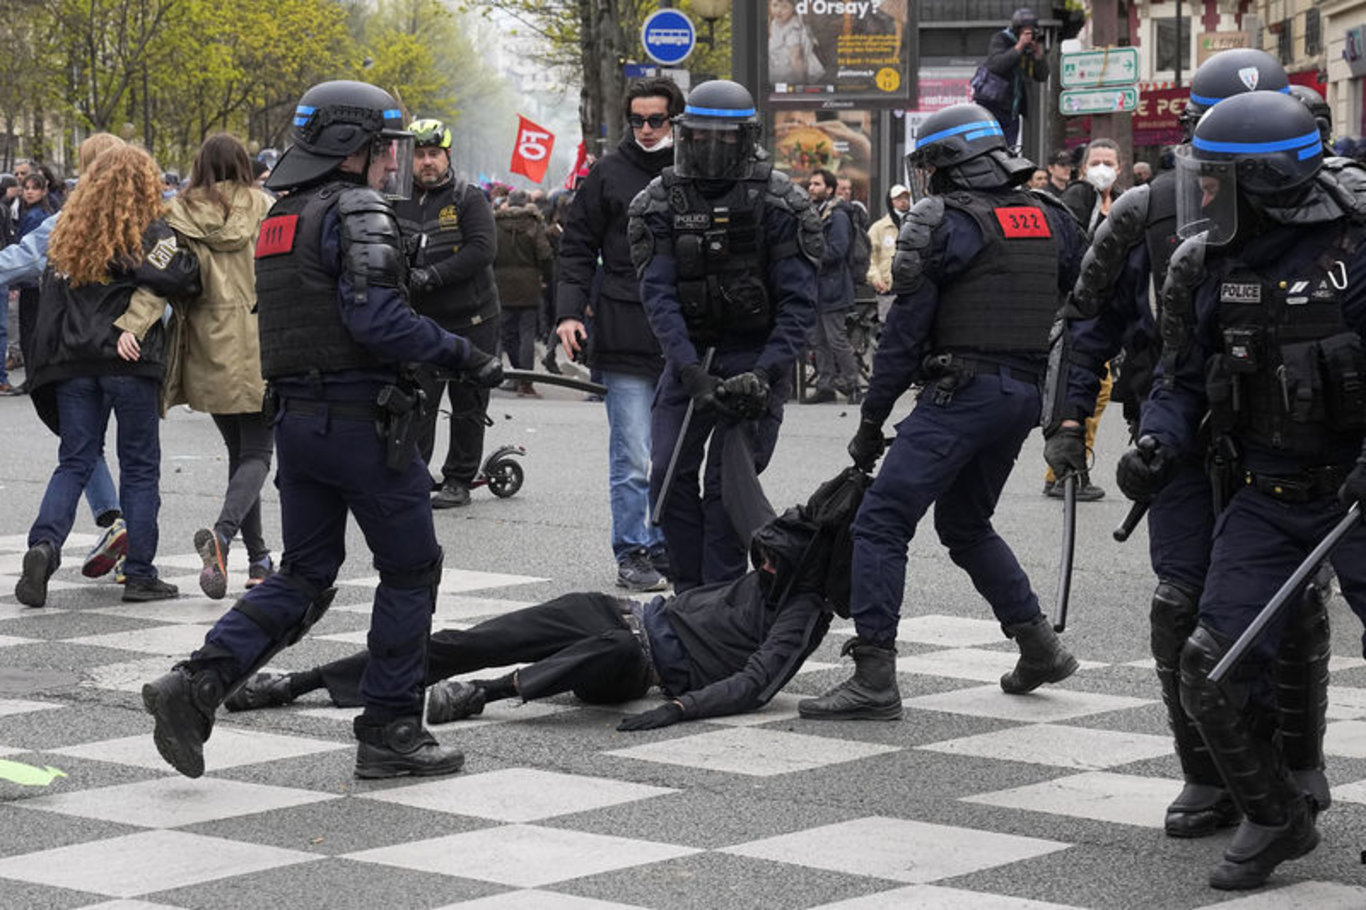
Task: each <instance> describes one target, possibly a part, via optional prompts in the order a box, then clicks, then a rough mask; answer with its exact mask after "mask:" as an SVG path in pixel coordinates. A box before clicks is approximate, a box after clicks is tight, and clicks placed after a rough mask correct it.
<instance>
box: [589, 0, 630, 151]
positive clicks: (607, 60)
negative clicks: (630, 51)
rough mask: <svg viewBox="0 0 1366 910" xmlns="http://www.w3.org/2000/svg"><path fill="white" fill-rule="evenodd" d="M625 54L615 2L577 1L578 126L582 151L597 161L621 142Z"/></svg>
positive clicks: (619, 15) (624, 43)
mask: <svg viewBox="0 0 1366 910" xmlns="http://www.w3.org/2000/svg"><path fill="white" fill-rule="evenodd" d="M626 50H627V49H626V35H625V33H624V32H623V31H622V28H621V9H620V4H619V3H618V2H617V0H579V53H580V59H581V60H582V62H583V89H582V91H581V92H580V96H579V126H580V128H581V129H582V130H583V137H584V146H585V148H586V149H587V151H588V152H589V153H590V154H593V155H596V156H598V157H602V155H603V154H605V153H606V152H608V151H611V150H612V149H614V148H616V145H617V143H618V142H619V141H620V140H621V130H622V123H621V117H620V116H619V112H620V110H621V108H620V104H621V99H622V97H623V96H624V95H625V93H626V79H625V77H624V75H623V74H622V68H621V67H622V62H623V61H624V60H625V59H626Z"/></svg>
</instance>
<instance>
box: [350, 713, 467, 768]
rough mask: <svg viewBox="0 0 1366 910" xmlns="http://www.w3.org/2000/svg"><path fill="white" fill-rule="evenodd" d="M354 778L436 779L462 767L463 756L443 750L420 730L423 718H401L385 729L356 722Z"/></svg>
mask: <svg viewBox="0 0 1366 910" xmlns="http://www.w3.org/2000/svg"><path fill="white" fill-rule="evenodd" d="M355 731H356V739H358V740H360V745H359V746H357V747H356V776H357V777H360V778H364V779H366V780H380V779H384V778H390V777H407V776H410V775H411V776H412V777H435V776H437V775H439V774H454V773H455V772H457V771H459V770H460V769H461V768H463V767H465V755H464V753H463V752H461V751H460V750H458V749H453V748H451V747H449V746H443V745H441V744H440V743H439V742H437V741H436V737H434V736H432V734H430V733H428V732H427V731H426V730H424V729H422V718H420V717H400V718H398V719H396V720H392V721H390V722H389V723H388V724H386V725H384V726H378V725H374V724H373V723H367V722H365V715H363V714H362V715H361V716H360V717H358V718H356V722H355Z"/></svg>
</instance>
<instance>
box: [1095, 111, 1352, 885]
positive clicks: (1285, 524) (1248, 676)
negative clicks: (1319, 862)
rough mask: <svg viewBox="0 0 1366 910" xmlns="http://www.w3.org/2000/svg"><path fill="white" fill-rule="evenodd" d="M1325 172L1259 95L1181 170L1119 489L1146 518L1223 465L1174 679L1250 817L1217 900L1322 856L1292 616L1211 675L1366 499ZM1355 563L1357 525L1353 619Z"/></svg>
mask: <svg viewBox="0 0 1366 910" xmlns="http://www.w3.org/2000/svg"><path fill="white" fill-rule="evenodd" d="M1322 161H1323V146H1322V142H1321V140H1320V136H1319V131H1318V127H1317V124H1316V123H1315V122H1314V118H1313V116H1312V115H1311V114H1310V113H1309V111H1308V110H1306V108H1305V107H1304V106H1303V105H1302V104H1300V103H1299V102H1298V101H1296V100H1295V99H1293V98H1291V97H1288V95H1282V94H1279V93H1270V92H1250V93H1247V94H1243V95H1238V96H1236V97H1233V98H1229V99H1227V100H1224V101H1221V102H1220V103H1219V104H1218V105H1216V106H1215V107H1214V108H1213V109H1211V110H1210V111H1209V112H1207V113H1206V114H1205V115H1204V117H1203V118H1202V119H1201V120H1200V122H1199V124H1198V125H1197V126H1196V128H1195V132H1194V136H1193V138H1192V140H1191V145H1190V146H1189V147H1187V148H1184V149H1182V150H1180V152H1179V153H1178V186H1177V191H1176V201H1177V218H1178V222H1179V223H1180V225H1181V228H1180V229H1181V232H1182V233H1183V235H1187V236H1191V237H1192V239H1189V240H1186V241H1185V242H1184V243H1183V244H1182V245H1181V246H1180V247H1179V248H1178V249H1177V251H1176V253H1175V255H1174V256H1173V258H1172V261H1171V265H1170V268H1169V269H1168V273H1167V280H1166V283H1165V285H1164V287H1163V291H1162V325H1161V329H1162V336H1163V353H1162V358H1161V361H1160V364H1159V369H1158V373H1157V380H1156V382H1155V384H1154V387H1153V390H1152V395H1151V397H1150V399H1149V401H1148V403H1147V404H1146V405H1145V406H1144V409H1143V415H1142V427H1141V432H1142V438H1141V439H1140V444H1139V445H1140V448H1139V449H1137V450H1131V451H1130V452H1127V453H1125V455H1124V456H1123V457H1122V458H1121V459H1120V464H1119V470H1118V479H1119V484H1120V487H1121V489H1123V490H1124V492H1125V493H1126V495H1128V496H1129V497H1130V498H1132V499H1135V500H1139V501H1145V500H1148V499H1151V498H1152V497H1154V496H1155V495H1157V494H1158V493H1159V492H1160V491H1162V490H1163V489H1164V487H1165V486H1166V485H1167V484H1168V483H1169V482H1171V481H1172V479H1173V477H1174V476H1175V474H1176V471H1177V465H1178V464H1179V463H1180V460H1181V459H1182V458H1183V457H1185V456H1186V455H1187V454H1189V453H1194V452H1197V451H1199V450H1200V449H1201V448H1204V447H1209V448H1212V449H1213V450H1214V451H1216V452H1218V453H1219V454H1220V457H1221V459H1222V460H1223V461H1224V462H1225V468H1224V470H1223V471H1222V472H1221V475H1220V476H1216V477H1212V482H1213V483H1214V485H1215V487H1216V489H1215V493H1214V495H1215V496H1216V498H1219V499H1223V500H1226V501H1227V504H1226V505H1225V506H1224V508H1223V511H1222V514H1221V515H1220V517H1219V520H1218V522H1217V524H1216V525H1215V528H1214V537H1213V544H1212V549H1211V552H1210V564H1209V571H1208V573H1207V574H1206V577H1205V583H1204V589H1203V591H1202V592H1201V594H1200V599H1199V604H1198V612H1199V618H1198V624H1197V625H1196V628H1195V630H1194V631H1193V632H1192V634H1191V635H1190V637H1189V639H1188V640H1187V641H1186V643H1185V645H1184V647H1183V649H1182V652H1181V665H1180V666H1181V669H1180V679H1181V682H1180V689H1181V704H1182V707H1183V708H1184V709H1185V711H1186V713H1187V714H1188V715H1189V716H1190V718H1191V719H1192V720H1193V721H1194V723H1195V725H1196V727H1197V729H1198V730H1199V732H1200V735H1201V737H1202V738H1203V740H1204V742H1205V745H1206V746H1207V747H1208V749H1209V752H1210V756H1211V758H1212V759H1213V761H1214V764H1215V766H1216V767H1217V768H1218V770H1219V773H1220V775H1221V777H1222V779H1223V784H1224V786H1225V787H1226V788H1227V789H1228V791H1229V793H1230V794H1231V795H1232V797H1233V800H1234V802H1235V803H1236V804H1237V806H1238V808H1239V809H1240V810H1241V811H1242V813H1243V815H1244V819H1243V821H1242V823H1241V824H1240V825H1239V827H1238V830H1237V832H1236V833H1235V834H1234V836H1233V839H1232V841H1231V842H1230V844H1229V846H1228V848H1227V849H1226V851H1225V853H1224V858H1223V860H1222V861H1221V862H1220V863H1219V864H1218V865H1217V866H1216V867H1215V868H1214V870H1213V871H1212V873H1211V875H1210V884H1211V885H1212V886H1213V887H1215V888H1221V889H1239V890H1240V889H1248V888H1256V887H1259V886H1260V885H1262V884H1263V883H1264V882H1265V881H1266V879H1267V877H1268V876H1269V875H1270V874H1271V872H1272V871H1273V870H1274V869H1275V867H1276V866H1277V865H1278V864H1279V863H1281V862H1283V861H1285V860H1287V859H1293V858H1295V857H1298V856H1302V855H1304V854H1305V853H1308V852H1309V851H1310V850H1312V849H1314V847H1315V845H1316V844H1317V843H1318V832H1317V829H1316V828H1315V825H1314V823H1315V811H1316V810H1317V809H1318V808H1320V805H1321V804H1320V802H1319V800H1318V799H1317V798H1316V796H1315V794H1313V793H1312V792H1311V793H1306V792H1305V787H1304V786H1303V785H1302V783H1301V782H1300V781H1299V780H1297V779H1296V778H1295V776H1293V775H1292V774H1291V773H1290V769H1289V768H1288V767H1287V758H1288V757H1289V756H1288V753H1289V752H1290V750H1291V749H1292V748H1293V744H1290V743H1288V742H1287V739H1286V737H1285V736H1284V731H1281V733H1279V734H1278V733H1277V731H1276V726H1277V725H1276V722H1275V714H1276V711H1277V709H1278V708H1279V709H1280V710H1281V712H1282V713H1285V710H1286V708H1287V705H1286V703H1285V702H1286V699H1287V698H1289V699H1290V700H1291V702H1292V703H1293V704H1292V705H1291V707H1293V709H1294V710H1296V711H1302V712H1311V713H1314V714H1316V715H1317V717H1316V718H1315V721H1316V722H1317V723H1318V724H1320V725H1321V724H1322V718H1323V711H1324V709H1325V707H1326V700H1322V701H1311V702H1309V703H1305V701H1304V698H1303V694H1302V693H1297V692H1290V693H1287V692H1286V691H1285V689H1284V688H1283V687H1281V686H1280V679H1279V674H1278V673H1276V672H1275V670H1274V668H1273V662H1275V661H1276V660H1277V657H1278V654H1277V652H1278V648H1279V647H1280V646H1281V644H1282V641H1283V640H1284V639H1285V638H1286V630H1287V628H1288V627H1293V626H1294V625H1295V624H1296V623H1297V622H1298V621H1299V620H1297V619H1296V617H1295V616H1294V614H1295V613H1297V612H1302V611H1303V605H1302V601H1298V600H1297V601H1293V602H1292V603H1291V605H1290V608H1289V609H1287V610H1285V611H1283V612H1282V613H1281V614H1280V615H1278V616H1277V617H1276V618H1275V619H1274V620H1273V621H1272V622H1271V623H1269V624H1268V625H1267V627H1266V630H1265V632H1264V634H1263V635H1262V636H1261V638H1260V639H1258V641H1257V643H1256V644H1255V645H1254V646H1253V648H1252V649H1251V650H1250V651H1249V652H1248V654H1247V657H1246V659H1245V660H1244V661H1243V663H1242V664H1241V665H1240V666H1239V667H1238V668H1237V669H1236V670H1235V672H1234V673H1233V674H1231V675H1230V676H1229V677H1226V678H1225V679H1224V681H1223V684H1222V686H1219V685H1215V684H1214V683H1212V682H1211V681H1210V679H1209V675H1210V673H1211V671H1212V670H1213V668H1214V667H1215V665H1216V664H1217V663H1218V661H1219V660H1220V658H1221V657H1222V656H1223V655H1224V653H1225V652H1226V650H1227V649H1228V647H1229V646H1230V645H1231V643H1232V642H1233V641H1234V640H1235V639H1236V638H1237V637H1238V636H1239V635H1240V634H1241V633H1242V632H1243V631H1244V630H1245V629H1246V628H1247V627H1248V625H1249V624H1250V623H1251V622H1252V620H1253V618H1254V617H1255V616H1256V615H1257V613H1258V610H1259V608H1260V607H1261V606H1262V605H1263V604H1265V603H1266V602H1267V601H1268V600H1270V598H1271V596H1272V595H1273V594H1274V593H1275V592H1276V590H1277V589H1278V588H1279V587H1280V585H1281V584H1282V583H1283V582H1284V581H1285V580H1286V579H1287V578H1288V577H1289V576H1290V574H1291V572H1292V571H1293V570H1294V569H1295V568H1296V566H1297V565H1298V564H1299V563H1300V561H1301V560H1303V559H1304V558H1305V557H1306V556H1308V554H1309V552H1310V550H1311V549H1313V547H1314V545H1315V544H1316V543H1317V542H1318V540H1319V539H1320V538H1321V537H1322V536H1323V535H1324V533H1325V532H1326V531H1327V530H1328V529H1329V528H1330V527H1332V526H1333V525H1334V524H1335V523H1336V522H1337V521H1338V520H1339V519H1340V518H1341V517H1342V515H1343V506H1342V504H1341V503H1340V502H1339V501H1338V498H1337V496H1336V495H1335V494H1337V493H1338V490H1339V487H1340V486H1341V485H1342V484H1343V482H1344V479H1347V480H1348V484H1347V490H1348V492H1349V493H1350V495H1351V496H1352V498H1360V497H1359V493H1360V491H1361V490H1362V489H1363V488H1366V484H1360V480H1361V479H1366V469H1364V468H1361V467H1358V468H1357V469H1355V470H1353V469H1352V464H1353V461H1354V459H1356V458H1357V457H1358V453H1359V452H1360V450H1361V443H1362V437H1363V435H1364V434H1366V392H1364V391H1363V383H1362V381H1361V377H1362V375H1363V374H1364V373H1366V352H1364V351H1363V345H1362V331H1363V330H1364V329H1366V283H1364V282H1366V246H1363V245H1362V240H1363V239H1366V206H1363V205H1362V204H1361V203H1360V202H1359V201H1358V198H1357V197H1356V196H1355V195H1354V194H1353V193H1352V192H1351V191H1350V190H1349V189H1347V188H1345V187H1344V186H1343V185H1342V184H1340V183H1339V182H1338V181H1337V179H1336V178H1335V177H1334V175H1333V174H1332V172H1331V171H1326V170H1324V169H1323V168H1322V166H1321V165H1322ZM1202 431H1203V433H1204V434H1206V435H1207V436H1208V437H1209V442H1208V443H1206V442H1205V441H1204V440H1203V439H1202V437H1201V433H1202ZM1349 474H1350V476H1349ZM1354 484H1358V486H1354ZM1364 557H1366V529H1363V528H1361V527H1360V526H1358V527H1357V528H1355V529H1354V530H1353V531H1352V532H1351V533H1350V534H1349V535H1348V536H1347V537H1346V538H1345V539H1344V541H1343V542H1342V544H1341V545H1340V546H1339V547H1338V549H1337V550H1336V551H1335V552H1334V554H1333V555H1332V557H1331V562H1332V564H1333V567H1334V568H1335V569H1336V570H1337V572H1338V577H1339V579H1340V582H1341V585H1342V591H1343V594H1344V596H1345V597H1346V598H1347V602H1348V604H1349V605H1351V606H1352V608H1353V610H1355V611H1356V612H1357V614H1358V615H1359V616H1360V615H1363V613H1366V561H1363V558H1364ZM1326 671H1327V667H1326V660H1325V661H1324V662H1323V664H1322V665H1321V666H1320V667H1319V669H1318V672H1319V673H1321V674H1322V675H1323V676H1326ZM1278 700H1279V704H1278ZM1323 791H1324V797H1325V799H1326V791H1327V787H1326V783H1325V784H1324V785H1323Z"/></svg>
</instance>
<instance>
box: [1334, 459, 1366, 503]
mask: <svg viewBox="0 0 1366 910" xmlns="http://www.w3.org/2000/svg"><path fill="white" fill-rule="evenodd" d="M1338 499H1339V500H1341V502H1342V504H1343V505H1344V506H1346V507H1347V508H1349V509H1350V508H1351V507H1352V505H1353V504H1355V503H1360V504H1361V506H1362V508H1366V452H1362V454H1361V457H1360V458H1358V459H1357V463H1356V464H1355V465H1353V466H1352V470H1351V471H1350V472H1348V474H1347V479H1346V480H1344V481H1343V482H1342V486H1341V487H1339V488H1338Z"/></svg>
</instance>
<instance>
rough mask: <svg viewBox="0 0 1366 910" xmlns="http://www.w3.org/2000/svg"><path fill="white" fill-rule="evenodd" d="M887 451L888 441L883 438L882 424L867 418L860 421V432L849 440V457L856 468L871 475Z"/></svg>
mask: <svg viewBox="0 0 1366 910" xmlns="http://www.w3.org/2000/svg"><path fill="white" fill-rule="evenodd" d="M886 450H887V440H886V439H884V438H883V437H882V423H881V422H880V421H872V420H869V419H868V418H867V417H865V418H863V419H862V420H860V421H859V425H858V432H857V433H855V434H854V438H853V439H851V440H849V457H850V458H852V459H854V466H855V467H857V468H858V469H859V470H860V471H863V472H864V473H868V474H871V473H872V471H873V467H874V466H875V465H876V464H877V460H878V459H879V458H881V457H882V453H883V452H885V451H886Z"/></svg>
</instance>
